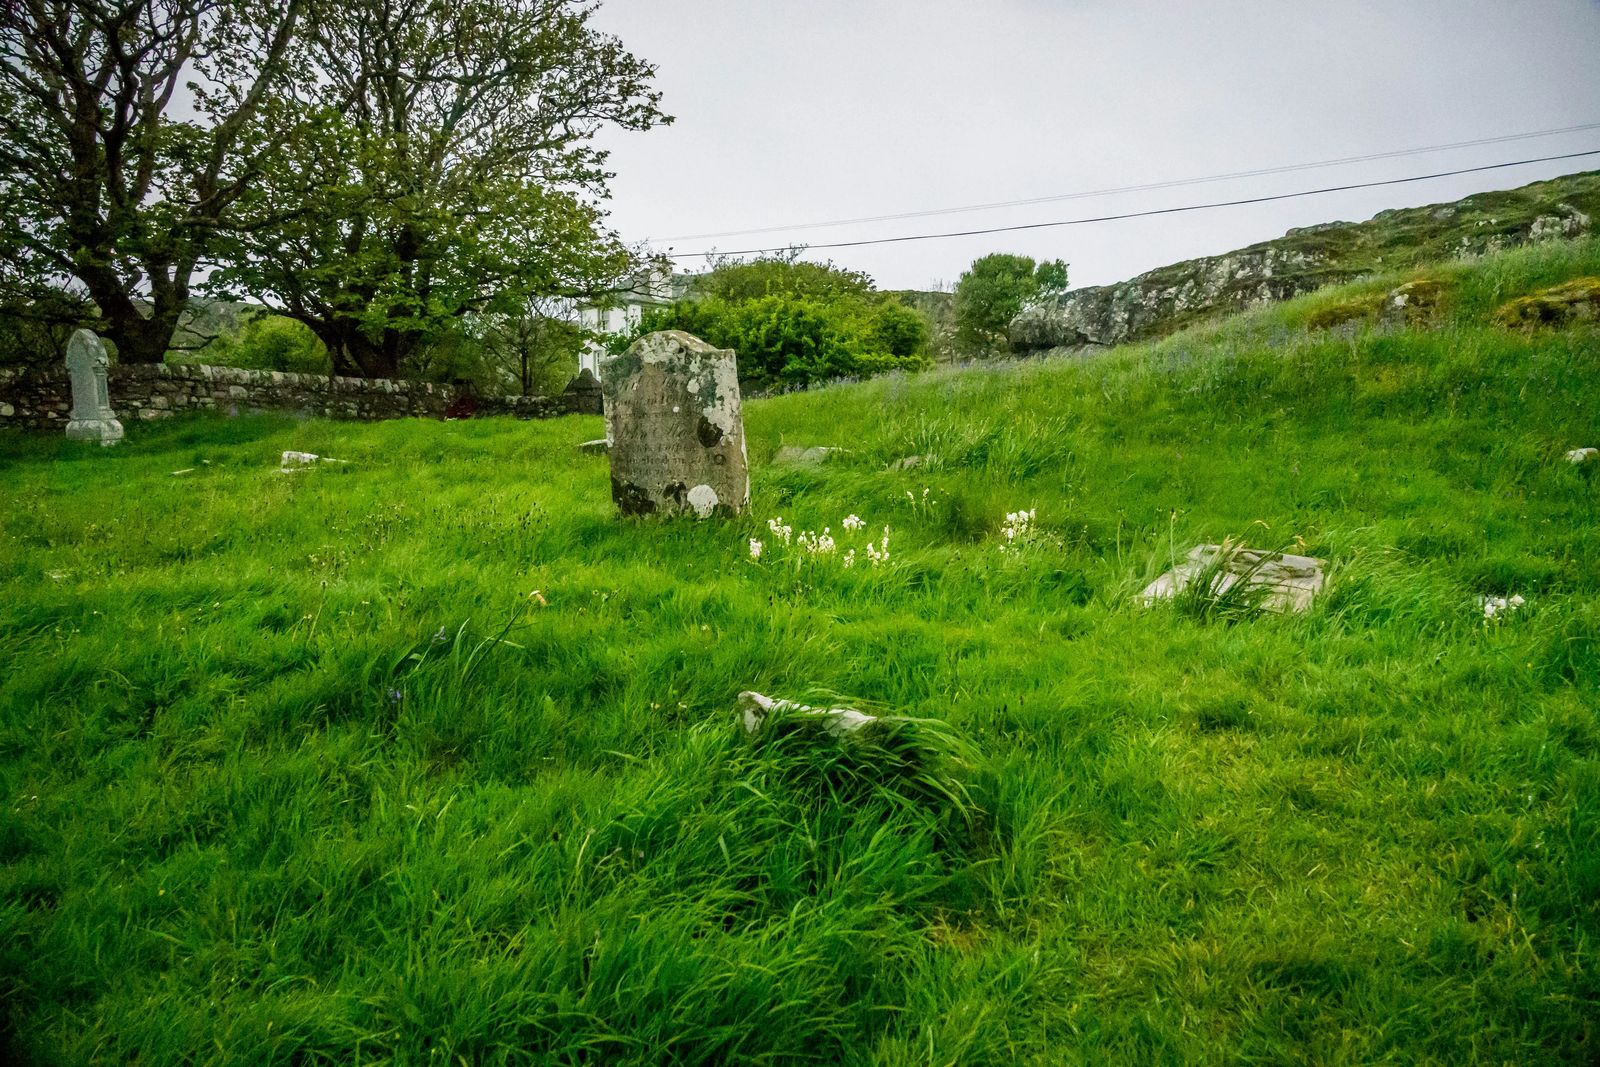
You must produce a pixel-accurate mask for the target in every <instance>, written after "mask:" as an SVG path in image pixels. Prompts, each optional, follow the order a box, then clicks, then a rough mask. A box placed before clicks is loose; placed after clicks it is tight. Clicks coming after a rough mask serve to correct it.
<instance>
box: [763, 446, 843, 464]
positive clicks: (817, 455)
mask: <svg viewBox="0 0 1600 1067" xmlns="http://www.w3.org/2000/svg"><path fill="white" fill-rule="evenodd" d="M843 453H844V449H842V448H833V447H831V446H829V445H813V446H812V447H810V448H801V447H799V446H798V445H784V446H783V447H782V448H780V449H778V451H777V453H776V454H775V455H774V456H773V457H772V465H773V466H775V467H820V466H822V464H824V463H826V462H827V460H828V457H829V456H834V455H842V454H843Z"/></svg>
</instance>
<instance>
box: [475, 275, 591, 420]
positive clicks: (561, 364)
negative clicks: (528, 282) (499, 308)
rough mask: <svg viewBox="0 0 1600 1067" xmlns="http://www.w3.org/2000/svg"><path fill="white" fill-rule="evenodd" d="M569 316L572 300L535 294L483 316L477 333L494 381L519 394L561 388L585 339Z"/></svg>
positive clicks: (546, 392)
mask: <svg viewBox="0 0 1600 1067" xmlns="http://www.w3.org/2000/svg"><path fill="white" fill-rule="evenodd" d="M571 316H572V305H571V303H570V302H567V301H557V300H551V299H548V298H543V297H533V298H530V299H529V300H528V301H526V302H525V303H524V304H523V306H522V307H520V308H518V309H517V310H516V311H514V312H511V313H508V314H501V315H494V316H484V317H481V319H480V320H479V321H478V322H477V324H476V326H477V337H478V343H479V346H480V347H481V349H482V351H483V355H484V363H485V369H486V371H487V372H488V374H489V375H490V376H492V377H493V378H494V381H493V383H492V385H493V386H494V387H496V388H504V387H505V386H506V385H509V386H510V387H511V388H512V390H513V391H515V392H516V393H518V394H520V395H521V396H545V395H549V394H551V393H555V392H559V391H560V390H561V389H563V388H564V387H565V386H566V384H567V383H568V382H570V381H571V380H572V376H573V375H574V374H576V373H577V372H578V355H579V353H581V352H582V351H583V345H584V342H585V341H586V340H588V339H589V335H588V333H587V332H586V331H585V330H584V329H583V327H581V326H580V325H578V323H576V322H574V321H573V319H572V317H571Z"/></svg>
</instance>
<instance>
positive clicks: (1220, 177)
mask: <svg viewBox="0 0 1600 1067" xmlns="http://www.w3.org/2000/svg"><path fill="white" fill-rule="evenodd" d="M1591 130H1600V122H1591V123H1588V124H1586V125H1582V126H1563V127H1561V128H1560V129H1554V130H1535V131H1533V132H1531V133H1511V134H1505V135H1503V136H1500V137H1480V138H1478V139H1477V140H1473V141H1453V142H1451V143H1450V144H1439V145H1429V146H1426V147H1423V148H1400V149H1395V150H1393V151H1389V152H1372V153H1369V154H1367V155H1363V156H1344V157H1342V158H1340V159H1323V160H1318V161H1316V162H1314V163H1288V164H1284V165H1283V166H1278V167H1262V168H1260V169H1258V170H1239V171H1232V172H1230V173H1227V174H1208V175H1204V176H1202V177H1198V178H1174V179H1172V180H1170V181H1162V182H1148V183H1146V184H1144V185H1120V186H1115V187H1113V188H1109V189H1093V190H1089V191H1086V192H1078V193H1058V194H1055V195H1053V196H1036V197H1030V198H1027V199H1023V200H997V201H995V202H994V203H989V204H966V205H963V206H961V207H946V208H928V209H926V210H922V211H904V212H900V213H899V214H894V215H863V216H861V217H859V218H853V219H834V220H831V221H822V222H797V223H794V224H792V225H788V226H761V227H757V228H755V229H750V230H722V231H720V232H717V233H688V234H679V235H677V236H675V237H661V238H655V239H653V240H654V242H655V243H657V244H666V243H668V242H671V241H706V240H711V239H713V238H717V237H748V236H751V235H754V234H762V233H788V232H791V231H793V230H817V229H829V228H832V227H835V226H855V225H859V224H862V223H869V222H896V221H899V220H902V219H921V218H928V217H931V216H935V215H959V214H963V213H966V212H972V211H993V210H996V209H999V208H1007V207H1027V206H1029V205H1033V204H1055V203H1061V202H1063V201H1067V200H1086V199H1089V198H1091V197H1097V196H1114V195H1119V194H1122V193H1145V192H1152V191H1155V190H1158V189H1177V188H1181V187H1183V186H1189V185H1208V184H1210V183H1212V182H1224V181H1234V180H1236V179H1239V178H1260V177H1265V176H1268V175H1272V174H1289V173H1293V172H1295V171H1302V170H1320V169H1323V168H1326V167H1341V166H1345V165H1347V164H1350V163H1370V162H1373V161H1375V160H1381V159H1399V158H1401V157H1403V156H1417V155H1426V154H1428V153H1430V152H1447V151H1451V150H1453V149H1457V148H1477V147H1481V146H1483V145H1492V144H1506V143H1509V142H1512V141H1528V140H1534V139H1536V138H1540V137H1555V136H1558V135H1560V134H1564V133H1587V132H1589V131H1591Z"/></svg>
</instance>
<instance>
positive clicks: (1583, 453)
mask: <svg viewBox="0 0 1600 1067" xmlns="http://www.w3.org/2000/svg"><path fill="white" fill-rule="evenodd" d="M1597 456H1600V448H1574V449H1573V450H1572V451H1571V452H1568V453H1567V462H1568V463H1587V462H1589V461H1590V460H1591V459H1594V458H1595V457H1597Z"/></svg>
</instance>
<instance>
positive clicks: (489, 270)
mask: <svg viewBox="0 0 1600 1067" xmlns="http://www.w3.org/2000/svg"><path fill="white" fill-rule="evenodd" d="M592 13H593V5H592V4H590V3H588V2H587V0H349V2H347V3H342V4H338V5H333V4H331V3H330V5H329V7H328V9H327V10H326V11H325V12H324V14H323V16H322V17H321V18H319V19H317V20H316V21H315V23H314V25H313V26H312V27H311V32H310V33H308V34H307V35H306V36H305V38H304V40H303V41H302V42H300V44H299V45H298V46H297V48H296V51H295V54H294V58H295V63H296V66H297V69H301V70H303V71H304V72H305V76H303V77H301V78H297V79H296V82H295V86H294V89H293V92H292V93H291V94H289V96H287V97H286V99H285V100H284V102H283V108H284V111H285V112H286V114H287V115H288V116H289V119H290V121H289V122H288V127H289V131H290V132H289V133H288V134H287V135H286V136H285V137H283V138H282V140H281V142H280V143H279V145H278V147H277V149H276V150H275V151H274V152H273V153H272V154H271V155H270V156H269V157H268V158H267V159H266V160H265V161H264V163H263V168H262V169H263V172H264V180H263V181H262V182H261V183H260V185H259V186H257V187H256V189H255V190H254V191H253V192H252V195H251V197H250V199H249V201H248V204H247V207H248V209H249V215H250V217H249V218H247V219H246V221H245V224H244V225H243V226H241V227H240V228H239V230H238V232H237V235H236V237H235V239H234V241H233V244H232V247H231V248H230V250H229V255H228V257H227V259H228V262H227V264H226V265H225V267H224V268H223V269H222V270H220V271H219V272H217V274H216V276H215V282H216V284H217V286H218V288H219V290H227V289H230V288H237V289H239V290H243V291H244V292H248V293H251V294H253V295H255V296H257V297H258V298H260V299H263V300H265V301H266V302H268V303H269V304H271V305H273V306H275V307H278V308H280V309H282V311H283V313H285V314H287V315H289V316H291V317H293V318H295V319H298V320H299V321H301V322H303V323H305V324H306V325H307V326H309V327H310V328H311V329H312V330H313V331H314V332H315V333H316V334H317V336H318V337H320V338H321V339H322V341H323V343H324V344H326V345H327V347H328V351H329V353H330V355H331V356H332V358H333V361H334V367H335V369H336V370H337V372H338V373H341V374H359V375H367V376H383V377H387V376H392V375H394V374H395V373H396V372H397V371H398V370H399V369H400V368H401V366H402V365H403V364H404V363H405V362H406V361H407V360H408V359H410V358H412V357H413V356H415V355H416V354H417V353H418V352H419V351H420V350H421V349H422V348H423V347H424V346H425V345H427V344H428V343H429V341H430V339H431V338H435V337H437V336H439V335H441V334H445V333H449V332H450V331H451V330H453V329H455V328H456V326H457V324H458V323H459V322H460V320H461V319H463V318H464V317H465V316H467V315H470V314H473V313H479V312H482V313H489V314H512V315H515V314H518V309H519V308H521V307H522V306H523V305H524V304H525V302H526V301H527V300H528V299H530V298H532V297H536V296H539V297H569V298H576V297H583V296H586V295H588V294H591V293H593V292H596V291H600V290H604V289H605V288H607V287H609V286H610V285H612V284H614V283H615V281H616V279H618V278H621V277H623V276H625V275H626V274H628V273H629V271H630V270H631V269H632V267H633V266H634V263H635V257H634V256H633V255H632V254H631V253H630V251H629V250H628V249H627V248H626V247H624V246H623V245H622V243H621V242H620V241H619V240H618V239H617V237H616V236H615V234H613V233H611V232H610V231H608V230H607V229H606V228H605V227H604V225H603V221H604V216H603V214H602V212H601V210H600V208H599V207H598V203H599V201H600V200H601V199H603V197H604V195H605V192H606V177H607V175H606V173H605V169H604V165H605V160H606V153H605V152H604V151H602V150H600V149H598V148H597V147H595V145H594V143H593V141H594V137H595V135H596V133H598V132H599V130H600V129H601V128H603V127H606V126H614V127H620V128H622V129H628V130H643V129H648V128H650V127H651V126H654V125H657V124H660V123H665V122H669V121H671V120H670V118H669V117H668V116H666V115H664V114H663V113H662V112H661V111H660V110H659V107H658V104H659V100H660V94H659V93H657V92H656V91H654V90H653V89H652V88H651V87H650V82H651V78H652V77H653V75H654V69H653V68H652V67H651V66H649V65H648V64H646V63H644V62H642V61H640V60H638V59H636V58H635V57H634V56H632V55H630V54H629V53H628V52H627V51H625V50H624V49H623V47H622V45H621V43H620V42H619V41H618V40H617V39H616V38H614V37H610V36H607V35H605V34H603V33H601V32H599V31H598V30H596V29H594V28H593V27H592V26H590V25H589V24H588V20H589V18H590V16H591V14H592Z"/></svg>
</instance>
